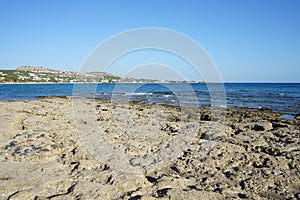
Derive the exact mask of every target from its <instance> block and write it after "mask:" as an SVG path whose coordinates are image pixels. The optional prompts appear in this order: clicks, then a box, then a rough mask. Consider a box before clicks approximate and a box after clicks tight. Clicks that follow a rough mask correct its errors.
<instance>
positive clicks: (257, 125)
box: [252, 124, 265, 131]
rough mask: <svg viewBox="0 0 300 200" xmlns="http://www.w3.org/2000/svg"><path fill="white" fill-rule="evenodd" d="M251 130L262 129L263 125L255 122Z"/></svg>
mask: <svg viewBox="0 0 300 200" xmlns="http://www.w3.org/2000/svg"><path fill="white" fill-rule="evenodd" d="M252 130H254V131H264V130H265V129H264V127H263V126H261V125H259V124H255V125H254V126H253V127H252Z"/></svg>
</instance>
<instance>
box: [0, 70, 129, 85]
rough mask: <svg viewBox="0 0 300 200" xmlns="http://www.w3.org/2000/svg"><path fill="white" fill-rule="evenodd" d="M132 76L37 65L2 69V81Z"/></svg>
mask: <svg viewBox="0 0 300 200" xmlns="http://www.w3.org/2000/svg"><path fill="white" fill-rule="evenodd" d="M129 80H132V79H130V78H125V77H120V76H114V75H112V74H108V73H104V72H87V73H83V72H70V71H62V70H52V69H47V68H44V67H39V66H38V67H37V66H22V67H19V68H17V69H16V70H0V82H1V83H94V82H95V83H99V82H100V83H113V82H120V81H129Z"/></svg>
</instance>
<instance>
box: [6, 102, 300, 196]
mask: <svg viewBox="0 0 300 200" xmlns="http://www.w3.org/2000/svg"><path fill="white" fill-rule="evenodd" d="M0 112H1V120H0V125H1V126H0V130H1V136H0V198H1V199H36V200H37V199H40V200H41V199H131V200H132V199H144V200H145V199H149V200H150V199H225V198H228V199H233V198H236V199H299V198H300V182H299V176H300V169H299V168H300V166H299V163H300V121H299V119H298V118H297V119H281V118H279V117H280V115H281V114H280V113H274V112H272V111H269V110H249V109H241V110H233V109H230V110H227V111H211V110H209V109H191V108H179V107H171V106H163V105H139V104H136V103H126V102H114V103H111V102H107V101H100V100H97V101H95V100H92V99H74V100H71V99H67V98H43V99H40V100H38V101H18V102H0ZM214 112H215V113H217V115H218V113H219V114H220V115H221V114H222V116H225V118H222V119H221V118H218V116H216V114H214ZM219 119H221V120H219ZM97 145H100V146H97Z"/></svg>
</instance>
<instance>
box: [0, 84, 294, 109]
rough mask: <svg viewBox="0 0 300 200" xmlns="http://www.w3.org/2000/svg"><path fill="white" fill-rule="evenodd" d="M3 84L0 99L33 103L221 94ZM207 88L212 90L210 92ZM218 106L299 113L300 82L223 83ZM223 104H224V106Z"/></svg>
mask: <svg viewBox="0 0 300 200" xmlns="http://www.w3.org/2000/svg"><path fill="white" fill-rule="evenodd" d="M209 86H210V87H208V86H207V85H206V84H203V83H193V84H173V83H168V84H154V83H149V84H139V83H136V84H135V83H119V84H109V83H108V84H2V85H0V100H8V101H15V100H35V99H37V98H39V97H41V96H74V97H90V98H101V99H106V100H111V99H114V100H129V101H138V102H140V103H143V104H168V105H182V103H183V104H184V105H190V106H200V107H209V106H211V104H212V97H213V96H218V94H219V93H220V94H222V91H220V88H222V87H219V86H220V85H219V84H210V85H209ZM209 88H210V89H211V88H215V89H213V90H209ZM224 88H225V93H224V94H225V95H226V96H222V95H221V96H220V99H221V102H222V103H221V104H222V105H221V104H220V106H227V107H247V108H269V109H272V110H274V111H280V112H284V113H288V114H296V113H300V83H225V84H224ZM225 100H226V101H225ZM224 102H225V103H226V105H223V104H224Z"/></svg>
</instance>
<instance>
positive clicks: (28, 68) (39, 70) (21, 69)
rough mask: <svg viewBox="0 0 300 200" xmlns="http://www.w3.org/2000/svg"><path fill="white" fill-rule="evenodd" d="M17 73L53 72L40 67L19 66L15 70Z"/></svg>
mask: <svg viewBox="0 0 300 200" xmlns="http://www.w3.org/2000/svg"><path fill="white" fill-rule="evenodd" d="M16 70H17V71H31V72H53V71H55V70H53V69H48V68H45V67H42V66H21V67H18V68H17V69H16Z"/></svg>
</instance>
